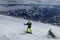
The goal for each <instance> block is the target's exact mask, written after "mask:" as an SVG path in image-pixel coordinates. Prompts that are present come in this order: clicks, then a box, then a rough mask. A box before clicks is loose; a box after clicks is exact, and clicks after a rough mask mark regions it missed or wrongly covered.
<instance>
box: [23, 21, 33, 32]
mask: <svg viewBox="0 0 60 40" xmlns="http://www.w3.org/2000/svg"><path fill="white" fill-rule="evenodd" d="M24 25H28V27H27V28H26V33H32V29H31V25H32V23H31V22H30V20H28V23H26V24H24ZM29 31H30V32H29Z"/></svg>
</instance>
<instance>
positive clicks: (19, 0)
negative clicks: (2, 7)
mask: <svg viewBox="0 0 60 40" xmlns="http://www.w3.org/2000/svg"><path fill="white" fill-rule="evenodd" d="M33 2H35V3H52V4H53V3H54V4H59V3H60V1H59V0H0V4H5V3H10V4H11V3H16V4H17V3H18V4H20V3H27V4H28V3H33Z"/></svg>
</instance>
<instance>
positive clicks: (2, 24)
mask: <svg viewBox="0 0 60 40" xmlns="http://www.w3.org/2000/svg"><path fill="white" fill-rule="evenodd" d="M24 23H27V20H25V19H22V18H14V17H10V16H5V15H0V40H60V27H58V26H53V25H49V24H45V23H41V22H35V21H31V23H32V33H33V34H25V29H26V27H27V26H25V25H24ZM50 28H52V32H53V33H54V35H55V36H56V37H57V38H52V37H47V35H48V30H49V29H50Z"/></svg>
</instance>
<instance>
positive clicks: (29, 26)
mask: <svg viewBox="0 0 60 40" xmlns="http://www.w3.org/2000/svg"><path fill="white" fill-rule="evenodd" d="M24 25H28V28H31V25H32V23H27V24H24Z"/></svg>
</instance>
